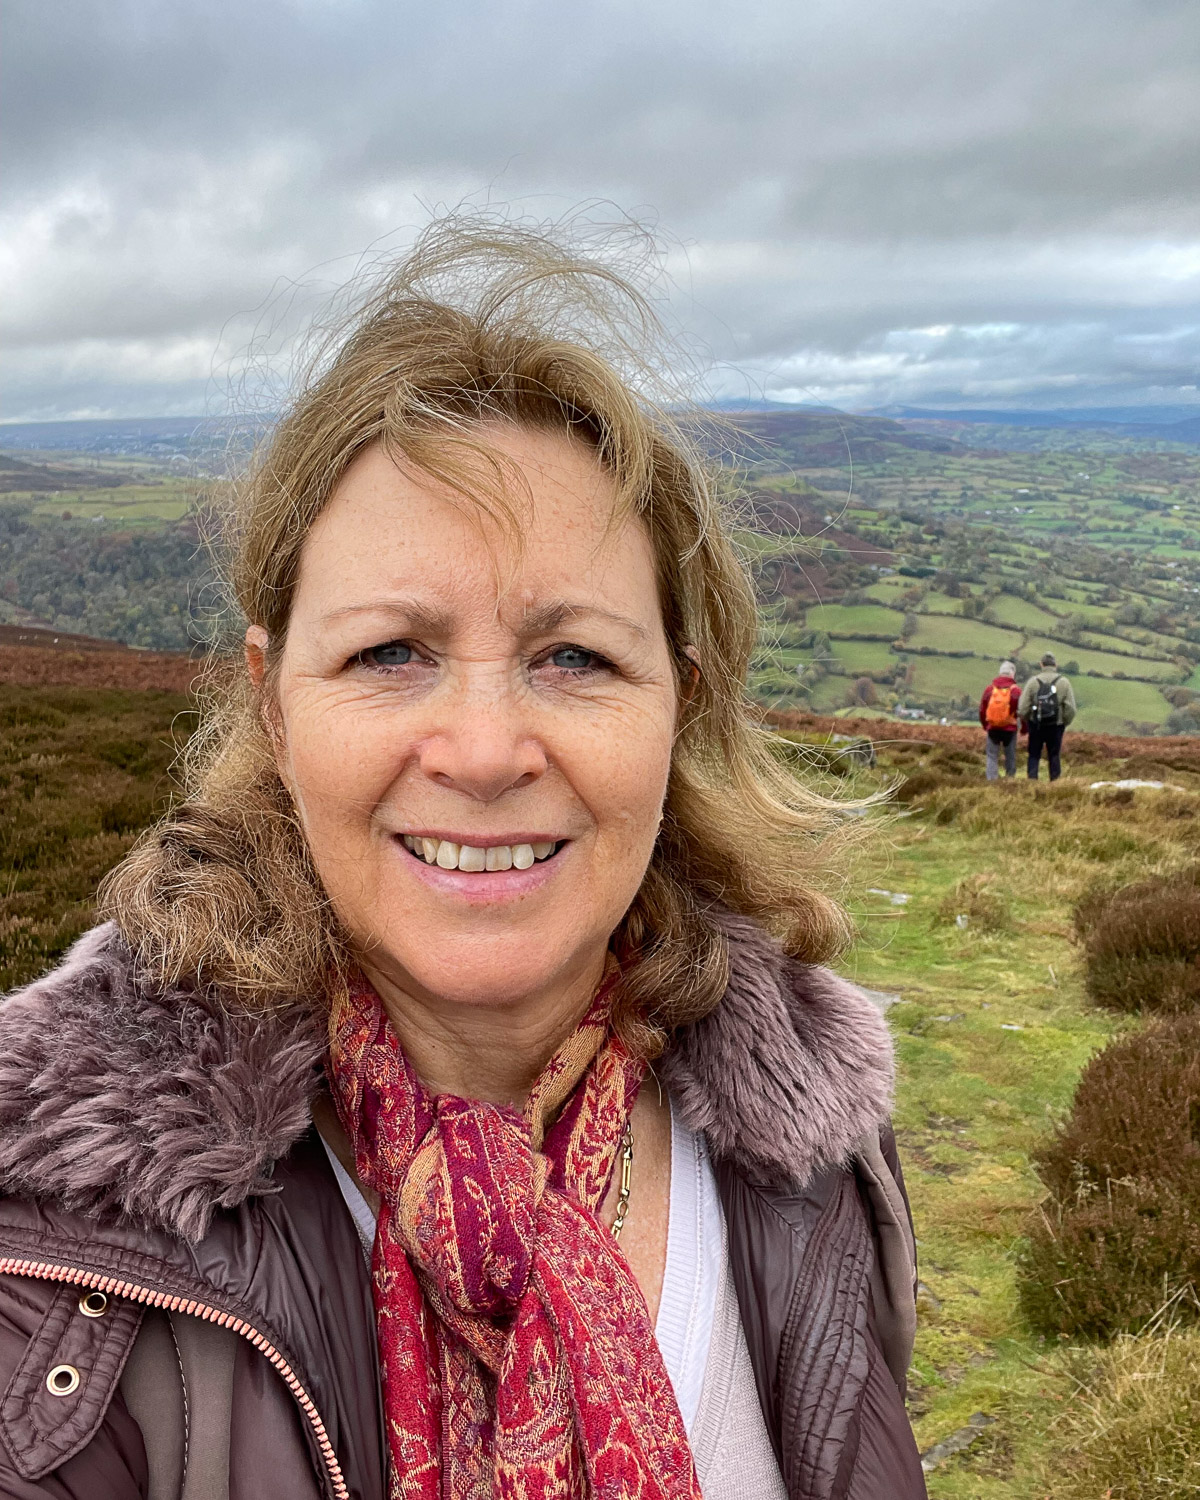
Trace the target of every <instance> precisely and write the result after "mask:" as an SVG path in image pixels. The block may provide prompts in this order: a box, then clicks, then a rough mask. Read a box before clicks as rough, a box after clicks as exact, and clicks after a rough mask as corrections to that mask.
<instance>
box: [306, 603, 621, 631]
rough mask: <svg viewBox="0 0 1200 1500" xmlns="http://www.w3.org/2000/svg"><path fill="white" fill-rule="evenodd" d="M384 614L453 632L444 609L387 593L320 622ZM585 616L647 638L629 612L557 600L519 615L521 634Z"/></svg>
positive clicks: (329, 613) (414, 625) (345, 607)
mask: <svg viewBox="0 0 1200 1500" xmlns="http://www.w3.org/2000/svg"><path fill="white" fill-rule="evenodd" d="M364 614H385V615H392V616H395V617H398V618H399V617H402V618H403V620H404V622H405V625H406V626H407V627H408V628H411V629H412V630H414V631H416V632H417V633H418V634H421V635H431V636H435V637H436V636H439V635H441V636H444V635H450V634H451V633H452V626H453V621H452V619H451V617H450V616H449V615H448V614H446V613H445V611H443V610H438V609H430V608H429V606H428V605H425V604H422V603H420V602H419V601H418V600H416V599H409V598H404V597H396V596H394V595H393V596H390V597H389V598H386V599H369V600H367V601H366V602H365V603H363V604H345V605H343V606H342V607H341V608H340V609H331V610H329V611H327V613H325V614H323V615H322V616H321V624H322V625H331V624H333V623H334V622H335V621H337V620H344V619H347V618H350V617H352V616H354V615H364ZM588 618H594V619H600V620H608V621H609V622H610V623H611V624H613V625H620V626H621V627H622V628H623V629H625V630H628V631H630V632H631V633H632V634H633V635H636V636H637V637H638V638H639V640H649V638H650V632H649V631H648V630H647V629H646V627H645V626H644V625H640V624H638V622H637V621H636V620H632V619H630V618H629V616H628V615H622V614H617V613H616V612H615V611H614V610H611V609H602V608H601V607H600V606H599V605H595V604H572V603H571V602H570V601H569V600H566V599H559V600H555V601H553V602H551V603H547V604H539V605H536V606H534V607H533V608H531V609H527V610H526V611H525V613H524V614H523V615H522V617H521V633H522V634H523V635H545V634H548V633H549V632H550V631H553V630H556V629H557V628H558V627H559V626H560V625H563V624H566V623H567V622H568V621H573V620H585V619H588Z"/></svg>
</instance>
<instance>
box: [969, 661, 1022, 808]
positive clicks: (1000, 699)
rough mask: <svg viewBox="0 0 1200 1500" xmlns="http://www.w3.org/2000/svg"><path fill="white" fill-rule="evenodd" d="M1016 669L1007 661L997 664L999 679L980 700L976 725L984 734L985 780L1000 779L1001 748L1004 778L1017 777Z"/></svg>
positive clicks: (1018, 699)
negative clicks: (985, 740)
mask: <svg viewBox="0 0 1200 1500" xmlns="http://www.w3.org/2000/svg"><path fill="white" fill-rule="evenodd" d="M1016 670H1017V669H1016V667H1015V666H1013V664H1012V662H1010V661H1002V662H1001V663H1000V672H999V675H998V676H996V677H994V678H993V679H992V681H991V682H989V683H988V685H987V687H985V688H984V690H983V697H982V698H980V700H979V722H980V724H981V725H982V726H983V728H984V729H985V730H986V731H987V779H988V780H989V781H995V780H996V778H997V777H998V776H999V775H1000V748H1001V746H1003V747H1004V774H1005V775H1006V776H1015V775H1016V774H1017V708H1018V705H1019V704H1020V701H1021V689H1020V688H1019V687H1018V686H1017V679H1016Z"/></svg>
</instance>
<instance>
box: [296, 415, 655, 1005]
mask: <svg viewBox="0 0 1200 1500" xmlns="http://www.w3.org/2000/svg"><path fill="white" fill-rule="evenodd" d="M486 437H487V440H488V441H489V443H491V444H492V445H493V446H494V448H495V449H496V450H497V451H498V452H499V453H501V454H502V455H503V456H504V457H506V458H507V459H508V460H509V461H510V462H511V463H512V464H515V465H516V467H517V469H518V470H519V471H520V473H521V474H522V475H523V476H524V480H525V483H526V485H527V486H528V497H527V498H528V505H527V509H525V508H524V506H525V501H524V500H519V501H518V504H519V505H521V506H522V507H523V508H522V514H523V516H527V518H528V519H527V522H526V521H524V520H523V522H522V527H521V531H522V536H521V544H520V545H519V546H514V545H513V544H512V541H511V538H509V537H506V535H505V533H504V531H503V530H502V529H501V528H500V527H498V526H496V525H494V524H492V523H490V522H487V521H486V520H483V521H481V519H480V517H479V516H478V515H475V514H472V513H471V508H470V507H469V506H465V505H463V503H462V502H459V504H458V505H457V506H456V505H455V504H454V503H452V502H451V501H450V500H449V499H447V498H445V497H444V495H443V494H441V493H439V492H438V490H437V488H436V487H435V486H434V485H433V484H432V482H431V481H429V480H427V479H426V478H424V477H422V476H421V475H419V474H417V473H415V472H414V473H410V472H406V471H403V470H401V469H400V468H398V467H397V466H396V465H395V464H394V463H393V462H392V460H391V459H390V458H389V457H388V456H387V455H386V454H385V453H384V452H383V450H382V449H381V448H379V447H374V448H372V449H370V450H368V451H367V452H365V453H364V454H362V455H361V456H360V457H359V458H358V459H357V460H356V461H355V462H354V464H353V465H352V466H351V467H350V469H349V470H348V471H347V473H346V475H345V477H344V479H343V480H342V482H341V484H340V485H339V486H338V488H337V490H336V492H335V493H334V495H333V498H332V499H331V501H330V503H329V505H328V506H327V507H326V509H325V510H324V512H323V513H322V515H321V517H320V519H319V520H318V521H317V523H316V525H315V526H314V527H313V529H312V531H311V533H310V534H309V536H308V538H307V540H306V543H305V546H304V551H303V555H302V560H301V568H300V579H299V585H298V588H297V591H296V596H295V601H294V604H293V609H292V614H291V619H290V622H289V626H288V633H287V638H286V644H285V647H284V651H283V656H282V660H281V663H280V673H279V677H278V682H277V689H276V698H277V710H278V712H277V720H278V726H279V732H278V740H277V754H278V758H279V764H280V770H281V773H282V775H283V777H284V780H285V782H286V783H287V785H288V787H289V789H290V790H291V792H292V794H293V797H294V799H295V802H296V805H297V807H298V809H299V813H300V816H301V819H302V821H303V825H304V828H305V832H306V834H307V837H308V841H309V845H310V847H311V850H312V854H313V857H314V860H315V862H316V866H317V869H318V871H319V873H320V875H321V879H322V881H323V882H324V885H325V888H326V890H327V892H328V893H329V896H330V898H331V899H332V901H333V903H334V906H335V908H336V910H337V912H338V915H339V916H340V918H341V920H342V922H343V924H344V925H345V926H346V928H347V929H348V931H349V932H350V934H351V937H352V939H353V941H354V942H355V944H356V945H357V946H358V948H359V950H360V951H361V952H362V953H363V955H364V956H365V958H366V961H367V963H368V967H369V968H370V969H371V970H372V971H374V972H375V973H377V974H379V973H382V974H383V975H384V976H386V978H387V980H388V981H389V982H391V983H394V984H396V985H398V986H400V987H401V988H402V989H403V990H404V992H405V993H407V994H410V995H412V996H414V997H415V998H417V999H425V1000H427V1001H428V1000H431V999H432V1000H439V999H440V1000H443V1001H450V1002H457V1003H464V1002H465V1003H468V1004H475V1005H495V1004H506V1003H508V1004H512V1003H516V1002H520V1001H523V1000H532V999H535V998H536V997H538V996H545V997H547V998H548V999H552V998H553V997H554V996H555V995H558V994H561V993H563V992H564V989H565V987H569V986H572V985H577V984H581V983H585V982H587V980H588V978H589V976H591V977H595V976H596V974H597V973H598V971H599V966H600V964H601V962H602V960H603V954H604V951H605V949H606V947H607V943H608V939H609V937H610V935H611V933H612V931H613V929H614V928H615V927H616V925H617V923H618V922H619V921H620V919H621V917H622V916H623V915H624V913H625V911H626V910H627V908H628V907H629V905H630V903H631V901H632V900H633V898H634V895H635V894H636V892H637V889H638V887H639V885H640V884H641V881H642V877H643V875H644V873H645V870H646V866H647V863H648V862H649V859H650V855H651V851H652V849H653V846H654V841H655V837H656V835H657V832H658V826H659V820H660V817H661V813H662V805H663V799H664V796H665V794H666V785H667V773H668V769H669V765H670V759H671V747H672V740H673V736H674V730H675V721H676V705H677V699H676V685H675V676H674V673H673V671H672V666H671V658H670V652H669V650H668V646H667V641H666V638H665V635H664V631H663V626H662V619H661V614H660V610H659V605H658V596H657V589H656V583H655V570H654V563H653V557H652V553H651V548H650V542H649V538H648V536H647V533H646V530H645V528H644V526H643V524H642V523H641V521H640V520H638V519H636V518H632V519H630V520H628V521H625V522H623V523H622V524H620V525H618V526H613V525H612V515H613V499H614V492H613V486H612V483H611V481H610V479H609V478H608V477H607V475H606V474H605V472H604V470H603V469H602V468H601V467H600V465H599V464H598V463H597V462H596V460H595V458H594V457H593V455H592V452H591V450H590V449H589V448H588V447H586V446H585V445H584V444H583V443H582V442H579V441H576V440H572V439H569V438H567V437H564V436H560V435H557V434H548V433H541V432H536V431H531V430H524V429H514V428H505V427H500V426H497V427H494V428H489V429H488V430H487V432H486Z"/></svg>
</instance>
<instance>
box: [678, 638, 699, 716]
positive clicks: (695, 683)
mask: <svg viewBox="0 0 1200 1500" xmlns="http://www.w3.org/2000/svg"><path fill="white" fill-rule="evenodd" d="M683 654H684V656H686V657H687V659H688V661H690V662H691V664H692V675H691V677H690V678H689V679H688V681H687V682H686V683H685V684H684V688H683V694H682V697H683V701H684V703H690V702H691V701H692V699H693V698H694V697H695V694H696V689H697V688H698V687H699V686H700V653H699V651H697V650H696V648H695V646H685V647H684V648H683Z"/></svg>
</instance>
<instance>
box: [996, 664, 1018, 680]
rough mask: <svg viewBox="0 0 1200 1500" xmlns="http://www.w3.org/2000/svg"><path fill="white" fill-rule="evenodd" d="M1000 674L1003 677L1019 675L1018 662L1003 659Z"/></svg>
mask: <svg viewBox="0 0 1200 1500" xmlns="http://www.w3.org/2000/svg"><path fill="white" fill-rule="evenodd" d="M1000 675H1001V677H1015V676H1016V675H1017V667H1016V663H1015V662H1011V661H1002V662H1001V663H1000Z"/></svg>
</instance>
